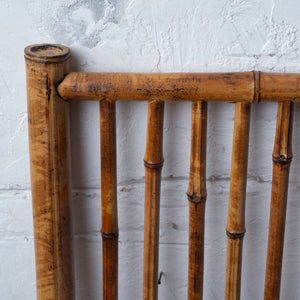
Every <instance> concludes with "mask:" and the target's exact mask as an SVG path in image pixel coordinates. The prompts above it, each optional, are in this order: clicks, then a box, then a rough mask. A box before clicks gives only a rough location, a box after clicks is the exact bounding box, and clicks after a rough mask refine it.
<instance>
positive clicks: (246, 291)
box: [0, 0, 300, 300]
mask: <svg viewBox="0 0 300 300" xmlns="http://www.w3.org/2000/svg"><path fill="white" fill-rule="evenodd" d="M0 6H1V10H0V15H1V18H0V25H1V26H0V32H1V36H2V39H1V41H0V45H1V47H0V51H1V55H0V70H1V72H0V128H1V130H0V139H1V142H0V166H1V168H0V254H1V255H0V256H1V258H2V263H1V265H0V290H1V299H12V300H15V299H22V300H24V299H35V271H34V248H33V233H32V217H31V198H30V178H29V163H28V161H29V157H28V146H27V144H28V139H27V112H26V88H25V72H24V60H23V48H24V47H25V46H26V45H28V44H32V43H42V42H56V43H62V44H64V45H66V46H69V47H70V48H71V50H72V53H73V57H72V68H73V69H74V70H82V71H83V70H84V71H116V72H121V71H127V72H206V71H207V72H210V71H249V70H262V71H279V72H300V67H299V66H300V64H299V62H300V58H299V54H300V50H299V42H300V40H299V37H300V31H299V30H300V19H299V9H300V5H299V3H298V1H296V0H285V1H283V0H266V1H263V0H254V1H253V0H231V1H229V0H226V1H221V0H213V1H195V0H186V1H180V0H176V1H157V0H155V1H143V0H142V1H137V0H131V1H125V0H102V1H101V0H98V1H96V0H89V1H84V0H77V1H76V0H63V1H61V0H53V1H49V0H26V1H16V0H13V1H1V3H0ZM276 107H277V105H276V104H259V105H253V107H252V120H251V121H252V123H251V138H250V154H249V170H248V173H249V182H248V194H247V213H246V218H247V219H246V227H247V234H246V237H245V244H244V258H243V263H244V264H243V284H242V299H262V297H263V281H264V272H265V261H266V244H267V226H268V215H269V203H270V194H271V174H272V161H271V152H272V148H273V141H274V133H275V120H276ZM146 115H147V104H145V103H125V102H123V103H118V104H117V126H118V129H117V130H118V132H117V134H118V180H119V183H120V185H119V187H118V191H119V217H120V244H119V246H120V277H119V278H120V296H121V297H120V299H122V300H123V299H124V300H126V299H128V300H129V299H130V300H131V299H141V295H142V289H141V284H142V251H143V213H144V211H143V193H144V192H143V189H144V186H143V176H144V168H143V163H142V159H143V155H144V151H145V133H146ZM233 117H234V105H233V104H228V103H227V104H220V103H219V104H216V103H211V104H209V121H208V201H207V219H206V220H207V227H206V228H207V229H206V241H205V246H206V250H205V251H206V252H205V267H206V273H205V282H204V294H205V299H223V298H224V289H225V260H226V247H225V246H226V236H225V225H226V218H227V216H226V215H227V206H228V193H229V180H230V160H231V147H232V132H233ZM71 130H72V145H71V146H72V147H71V148H72V159H73V189H74V194H73V213H74V244H75V249H76V250H75V254H76V257H75V266H76V280H77V281H76V289H77V294H78V299H79V300H83V299H84V300H86V299H99V297H100V298H101V296H100V295H101V284H100V282H101V271H100V270H101V256H100V255H101V254H100V253H101V240H100V234H99V230H100V217H99V212H100V171H99V170H100V168H98V167H97V166H99V164H100V160H99V157H100V156H99V116H98V105H97V103H95V102H90V103H89V102H87V103H73V104H71ZM299 130H300V106H299V105H296V107H295V130H294V146H293V148H294V154H295V157H294V161H293V163H292V169H291V176H290V184H291V188H290V192H289V201H288V212H287V226H286V244H285V252H284V265H283V276H282V291H281V295H282V299H298V298H299V296H298V295H299V294H300V285H299V280H300V254H299V253H300V238H299V235H298V234H297V233H298V232H299V231H300V218H299V214H300V201H299V189H300V183H299V180H298V178H299V176H297V174H299V173H300V156H299V153H300V140H299V139H297V138H296V137H298V136H299ZM189 144H190V104H189V103H172V104H170V103H168V104H166V109H165V126H164V155H165V165H164V169H163V184H162V208H161V231H160V240H161V248H160V250H161V252H160V270H162V271H163V272H164V274H165V275H164V277H163V279H162V284H161V285H160V287H159V296H160V299H167V300H169V299H170V300H172V299H185V297H186V288H187V226H188V225H187V222H188V210H187V205H188V203H187V200H186V196H185V192H186V190H187V185H188V172H189ZM132 146H134V147H132Z"/></svg>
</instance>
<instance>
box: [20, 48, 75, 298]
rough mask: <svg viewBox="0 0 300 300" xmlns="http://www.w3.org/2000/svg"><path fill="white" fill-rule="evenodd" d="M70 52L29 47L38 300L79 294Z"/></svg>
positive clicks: (32, 187) (30, 121) (28, 73)
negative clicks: (63, 88)
mask: <svg viewBox="0 0 300 300" xmlns="http://www.w3.org/2000/svg"><path fill="white" fill-rule="evenodd" d="M69 57H70V51H69V49H68V48H66V47H63V46H60V45H47V44H44V45H32V46H28V47H27V48H26V49H25V59H26V72H27V98H28V129H29V149H30V169H31V192H32V203H33V218H34V238H35V257H36V277H37V299H39V300H44V299H59V300H70V299H74V292H73V290H74V289H73V272H72V247H71V220H70V207H69V195H70V191H69V182H68V181H69V179H68V162H67V156H68V153H67V132H66V122H67V121H66V111H65V105H66V104H65V102H64V101H63V100H62V99H61V98H60V97H59V96H58V94H57V93H56V85H57V84H58V83H59V81H61V80H62V79H63V77H64V75H65V74H66V73H67V65H68V59H69Z"/></svg>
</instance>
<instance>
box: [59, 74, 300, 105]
mask: <svg viewBox="0 0 300 300" xmlns="http://www.w3.org/2000/svg"><path fill="white" fill-rule="evenodd" d="M57 91H58V93H59V94H60V96H61V97H62V98H63V99H65V100H102V99H110V100H113V101H114V100H146V101H147V100H163V101H174V100H178V101H189V100H192V101H193V100H205V101H227V102H250V103H255V102H278V101H284V102H289V101H292V102H300V74H287V73H264V72H259V71H252V72H239V73H151V74H146V73H82V72H71V73H69V74H68V75H67V76H66V77H65V78H64V80H63V81H62V82H61V83H60V84H59V85H58V88H57Z"/></svg>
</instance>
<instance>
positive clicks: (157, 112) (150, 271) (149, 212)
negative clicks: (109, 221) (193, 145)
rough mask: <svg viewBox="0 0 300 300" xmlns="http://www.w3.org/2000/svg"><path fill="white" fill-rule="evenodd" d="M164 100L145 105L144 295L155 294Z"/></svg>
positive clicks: (149, 297) (149, 298)
mask: <svg viewBox="0 0 300 300" xmlns="http://www.w3.org/2000/svg"><path fill="white" fill-rule="evenodd" d="M163 120H164V102H162V101H158V100H154V101H151V102H149V105H148V127H147V128H148V129H147V143H146V153H145V157H144V164H145V225H144V226H145V227H144V278H143V280H144V282H143V299H144V300H156V299H157V297H158V255H159V216H160V185H161V170H162V166H163V161H164V159H163V149H162V147H163Z"/></svg>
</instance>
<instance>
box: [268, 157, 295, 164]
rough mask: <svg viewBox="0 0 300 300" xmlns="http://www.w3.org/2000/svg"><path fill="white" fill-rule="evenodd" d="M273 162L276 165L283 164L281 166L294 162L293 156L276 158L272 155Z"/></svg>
mask: <svg viewBox="0 0 300 300" xmlns="http://www.w3.org/2000/svg"><path fill="white" fill-rule="evenodd" d="M272 160H273V162H274V163H275V164H281V165H286V164H289V163H291V162H292V160H293V156H292V155H291V156H286V155H279V156H275V155H272Z"/></svg>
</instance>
